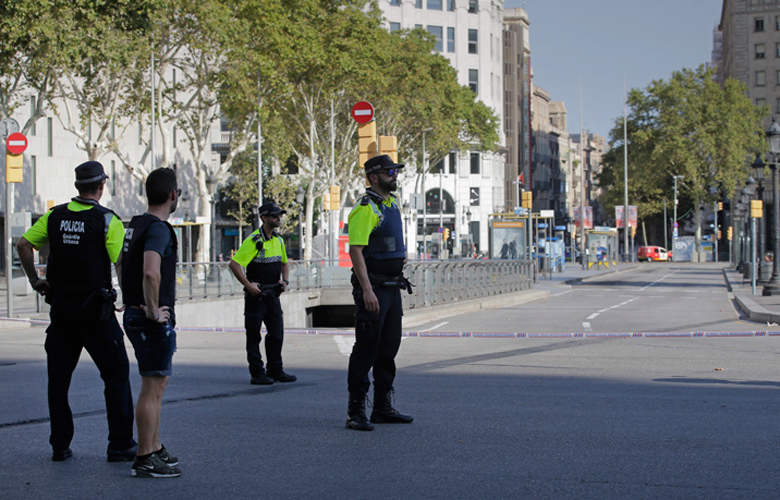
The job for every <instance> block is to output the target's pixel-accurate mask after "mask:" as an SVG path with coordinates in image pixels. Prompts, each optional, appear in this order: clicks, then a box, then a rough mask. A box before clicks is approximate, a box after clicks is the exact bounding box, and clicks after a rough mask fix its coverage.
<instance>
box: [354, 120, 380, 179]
mask: <svg viewBox="0 0 780 500" xmlns="http://www.w3.org/2000/svg"><path fill="white" fill-rule="evenodd" d="M376 150H377V147H376V122H375V121H370V122H368V123H361V124H360V125H358V163H359V165H358V166H359V167H360V168H363V165H365V163H366V162H367V161H368V160H370V159H371V158H373V157H374V156H376Z"/></svg>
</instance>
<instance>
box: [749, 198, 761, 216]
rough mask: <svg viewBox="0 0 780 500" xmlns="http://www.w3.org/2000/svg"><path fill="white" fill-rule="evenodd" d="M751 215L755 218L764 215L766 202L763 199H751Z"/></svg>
mask: <svg viewBox="0 0 780 500" xmlns="http://www.w3.org/2000/svg"><path fill="white" fill-rule="evenodd" d="M750 216H751V217H753V218H754V219H760V218H761V217H763V216H764V202H763V201H761V200H750Z"/></svg>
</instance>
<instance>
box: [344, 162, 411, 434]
mask: <svg viewBox="0 0 780 500" xmlns="http://www.w3.org/2000/svg"><path fill="white" fill-rule="evenodd" d="M364 166H365V173H366V178H367V179H368V181H369V183H370V184H371V187H370V188H368V189H366V194H365V195H364V196H363V197H362V198H361V200H360V201H359V202H358V204H357V205H355V207H354V208H353V209H352V212H350V214H349V256H350V257H351V259H352V272H353V276H352V287H353V289H352V297H353V298H354V300H355V344H354V346H353V347H352V354H351V355H350V357H349V373H348V375H347V386H348V390H349V405H348V409H347V428H349V429H353V430H359V431H370V430H373V428H374V426H373V424H391V423H392V424H408V423H411V422H412V417H411V416H409V415H403V414H401V413H399V412H398V411H397V410H396V409H395V408H393V406H392V402H391V401H390V399H391V393H392V391H393V381H394V380H395V356H396V354H397V353H398V348H399V347H400V345H401V317H402V315H403V312H402V309H401V289H407V290H408V289H409V286H410V284H409V282H408V281H407V280H406V279H405V278H404V277H403V267H404V264H405V263H406V246H405V245H404V237H403V236H404V235H403V224H402V222H401V212H400V210H399V208H398V201H397V200H396V198H395V196H393V193H392V191H395V190H396V189H398V181H397V179H398V171H399V169H401V168H404V166H403V165H402V164H397V163H395V162H393V160H392V159H391V158H390V157H389V156H387V155H380V156H375V157H374V158H371V159H370V160H368V161H367V162H366V163H365V165H364ZM410 293H411V291H410ZM369 371H373V375H374V404H373V411H372V412H371V421H370V422H369V420H368V419H367V418H366V413H365V403H366V395H367V393H368V389H369V387H370V385H371V382H370V380H369V378H368V372H369Z"/></svg>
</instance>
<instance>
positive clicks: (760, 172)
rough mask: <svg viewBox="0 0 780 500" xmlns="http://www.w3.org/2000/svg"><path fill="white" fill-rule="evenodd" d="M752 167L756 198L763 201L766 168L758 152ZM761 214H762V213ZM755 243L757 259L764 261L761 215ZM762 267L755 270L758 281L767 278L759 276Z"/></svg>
mask: <svg viewBox="0 0 780 500" xmlns="http://www.w3.org/2000/svg"><path fill="white" fill-rule="evenodd" d="M750 166H751V168H752V169H753V178H754V179H755V180H756V182H757V184H756V198H757V199H759V200H761V202H762V203H763V201H764V170H765V168H766V164H765V163H764V161H763V160H762V159H761V155H760V154H756V159H755V160H754V161H753V163H752V164H751V165H750ZM761 209H762V211H763V205H762V208H761ZM762 215H763V214H762ZM756 245H757V248H758V261H759V262H760V263H763V262H764V255H765V251H766V248H765V247H766V225H765V223H764V217H761V220H759V221H758V229H757V230H756ZM762 267H763V264H759V265H758V270H757V272H758V273H759V275H758V279H759V280H760V281H765V280H766V279H767V278H766V277H764V278H762V277H761V272H760V271H761V269H762Z"/></svg>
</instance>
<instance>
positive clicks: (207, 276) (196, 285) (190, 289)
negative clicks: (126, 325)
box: [176, 260, 537, 309]
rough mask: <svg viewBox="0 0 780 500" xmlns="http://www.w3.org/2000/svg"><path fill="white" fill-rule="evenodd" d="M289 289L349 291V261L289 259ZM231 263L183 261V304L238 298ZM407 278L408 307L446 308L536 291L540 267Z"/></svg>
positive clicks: (418, 272) (420, 273)
mask: <svg viewBox="0 0 780 500" xmlns="http://www.w3.org/2000/svg"><path fill="white" fill-rule="evenodd" d="M288 265H289V268H290V272H289V280H290V290H312V289H319V288H344V289H351V287H352V285H351V284H350V279H351V276H352V269H351V267H349V262H333V261H326V260H318V261H289V262H288ZM227 266H228V263H227V262H183V263H179V264H178V267H177V273H176V278H177V288H176V297H177V299H179V300H190V299H200V298H208V297H218V296H232V295H240V294H242V293H243V289H242V287H241V284H240V283H239V282H238V280H236V279H235V277H234V276H233V274H232V273H231V272H230V269H228V267H227ZM404 274H405V275H406V277H407V278H409V281H411V282H412V283H413V284H414V285H415V286H414V294H411V295H409V294H407V293H404V294H403V297H404V306H405V307H406V308H410V309H412V308H416V307H427V306H433V305H440V304H447V303H452V302H455V301H459V300H467V299H475V298H479V297H488V296H491V295H500V294H504V293H512V292H519V291H522V290H528V289H531V288H533V283H534V282H536V281H537V268H536V264H535V262H534V261H532V260H452V261H446V260H444V261H410V262H409V263H407V264H406V266H405V267H404Z"/></svg>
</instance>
